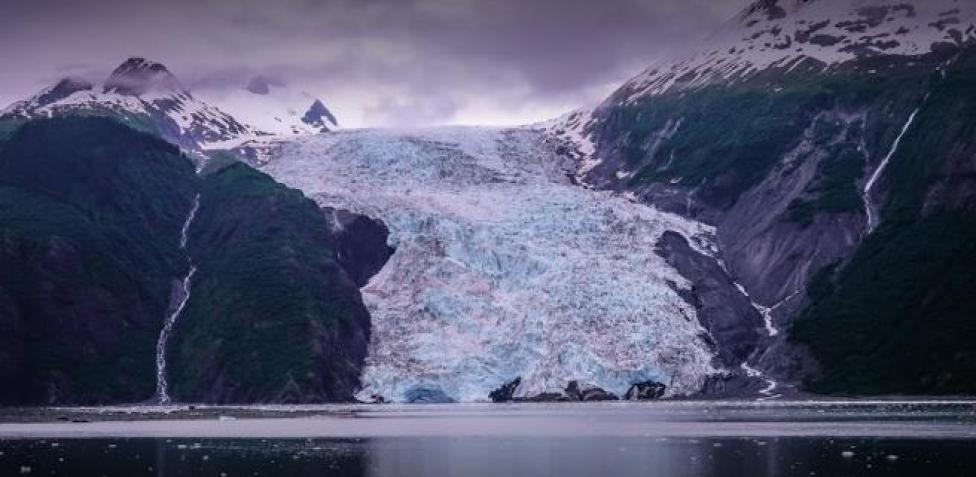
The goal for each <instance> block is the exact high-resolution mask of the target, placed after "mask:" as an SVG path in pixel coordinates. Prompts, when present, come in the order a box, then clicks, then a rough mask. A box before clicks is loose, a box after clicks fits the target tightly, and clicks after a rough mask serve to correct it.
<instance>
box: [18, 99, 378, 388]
mask: <svg viewBox="0 0 976 477" xmlns="http://www.w3.org/2000/svg"><path fill="white" fill-rule="evenodd" d="M11 131H13V132H12V135H10V136H9V137H8V138H7V139H6V140H3V141H0V269H2V270H3V271H4V273H2V274H0V389H2V391H0V404H18V405H42V404H43V405H47V404H107V403H132V402H142V401H148V400H155V401H157V402H158V401H164V402H165V401H166V400H167V399H168V398H172V399H176V400H192V401H195V402H323V401H345V400H350V399H351V397H352V393H353V392H354V391H355V389H356V388H357V387H358V378H359V374H360V370H361V367H362V364H363V359H364V357H365V353H366V345H367V340H368V338H369V325H370V323H369V315H368V313H367V311H366V308H365V306H364V305H363V303H362V298H361V296H360V294H359V290H358V287H359V286H360V285H362V284H364V282H365V281H366V280H368V279H369V278H370V277H371V276H372V275H373V274H375V273H376V271H377V270H378V269H379V268H380V267H382V266H383V264H384V263H385V261H386V258H388V257H389V254H390V253H391V252H390V250H389V249H388V248H387V247H386V229H385V227H383V225H382V224H379V223H376V222H374V221H371V220H369V219H368V218H366V217H362V216H358V215H355V214H349V213H347V212H342V211H337V210H331V209H330V210H320V209H319V208H318V207H316V206H315V204H314V203H313V202H311V201H309V200H307V199H305V198H304V197H303V196H302V195H301V193H299V192H297V191H294V190H290V189H287V188H285V187H284V186H282V185H280V184H278V183H275V182H274V181H273V180H271V179H270V178H268V177H267V176H265V175H263V174H261V173H259V172H257V171H255V170H253V169H251V168H249V167H248V166H245V165H243V164H240V163H236V162H234V161H232V160H231V161H230V162H229V163H227V162H225V159H219V158H218V159H214V162H212V164H211V167H210V168H208V175H206V176H205V177H204V178H202V179H201V178H200V177H198V175H197V174H196V172H195V170H194V166H193V164H192V163H191V162H190V160H188V159H187V158H186V157H185V156H183V155H182V154H180V152H179V150H178V149H177V148H176V147H174V146H173V145H171V144H169V143H167V142H165V141H163V140H162V139H159V138H156V137H153V136H151V135H148V134H145V133H142V132H138V131H135V130H133V129H131V128H129V127H127V126H126V125H124V124H122V123H119V122H116V121H114V120H112V119H109V118H104V117H87V116H75V115H68V116H66V117H63V118H55V119H41V120H30V121H27V122H25V123H24V124H22V125H20V126H19V127H18V128H15V129H11ZM340 253H341V256H340ZM164 325H165V326H164ZM167 391H168V392H167Z"/></svg>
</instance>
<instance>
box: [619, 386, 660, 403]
mask: <svg viewBox="0 0 976 477" xmlns="http://www.w3.org/2000/svg"><path fill="white" fill-rule="evenodd" d="M665 390H667V386H665V385H663V384H661V383H659V382H656V381H645V382H642V383H636V384H634V385H632V386H631V387H630V389H628V390H627V394H624V399H625V400H627V401H651V400H655V399H661V398H662V397H663V396H664V391H665Z"/></svg>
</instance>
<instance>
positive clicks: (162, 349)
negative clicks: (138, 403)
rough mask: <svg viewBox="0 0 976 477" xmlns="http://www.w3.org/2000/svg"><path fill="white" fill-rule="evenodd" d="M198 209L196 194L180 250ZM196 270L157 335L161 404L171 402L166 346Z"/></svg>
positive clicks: (192, 269)
mask: <svg viewBox="0 0 976 477" xmlns="http://www.w3.org/2000/svg"><path fill="white" fill-rule="evenodd" d="M199 208H200V194H197V195H196V197H194V199H193V207H192V208H191V209H190V213H189V214H188V215H187V217H186V220H185V221H184V222H183V229H182V230H181V231H180V248H181V249H183V250H186V245H187V242H188V240H189V238H188V234H189V232H190V225H191V224H192V223H193V219H194V218H195V217H196V215H197V210H198V209H199ZM196 271H197V268H196V267H194V266H193V265H192V264H191V265H190V270H189V271H188V272H187V274H186V276H185V277H183V281H182V282H181V284H180V288H179V290H177V292H176V296H175V297H174V298H175V300H174V303H175V304H176V306H175V307H171V309H172V311H171V312H170V314H169V316H167V317H166V322H165V323H164V324H163V330H162V331H160V333H159V340H158V341H157V342H156V396H155V399H154V400H155V401H158V402H160V403H162V404H168V403H169V402H171V399H170V397H169V389H168V386H167V383H166V345H167V344H168V343H169V338H170V336H171V335H172V333H173V326H174V325H175V324H176V319H177V318H179V316H180V314H181V313H183V308H185V307H186V303H187V302H188V301H190V282H191V280H192V279H193V274H194V273H196Z"/></svg>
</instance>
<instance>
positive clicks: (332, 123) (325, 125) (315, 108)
mask: <svg viewBox="0 0 976 477" xmlns="http://www.w3.org/2000/svg"><path fill="white" fill-rule="evenodd" d="M302 122H303V123H305V124H308V125H309V126H312V127H315V128H318V129H319V130H320V131H322V132H325V131H331V130H332V129H335V128H336V127H337V126H338V125H339V122H338V121H336V118H335V116H334V115H333V114H332V111H329V108H327V107H325V104H324V103H322V101H321V100H319V99H316V100H315V102H313V103H312V106H310V107H309V108H308V111H306V112H305V116H303V117H302Z"/></svg>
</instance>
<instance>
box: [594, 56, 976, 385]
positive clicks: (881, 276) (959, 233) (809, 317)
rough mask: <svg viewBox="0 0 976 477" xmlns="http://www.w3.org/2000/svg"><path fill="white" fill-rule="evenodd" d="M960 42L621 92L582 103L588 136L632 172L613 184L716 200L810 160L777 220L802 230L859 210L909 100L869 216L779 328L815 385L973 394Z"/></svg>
mask: <svg viewBox="0 0 976 477" xmlns="http://www.w3.org/2000/svg"><path fill="white" fill-rule="evenodd" d="M973 51H974V48H971V47H970V48H966V49H959V48H955V47H952V48H949V47H946V48H944V49H940V50H939V51H935V52H933V53H930V54H928V55H924V56H920V57H900V58H899V57H895V58H892V57H886V56H877V57H873V58H863V59H861V60H859V61H857V62H854V63H851V64H849V65H847V66H844V67H842V68H841V69H839V70H833V71H831V72H829V73H828V74H820V72H821V70H822V65H816V64H807V65H801V66H799V67H797V68H795V69H794V70H793V71H789V72H787V71H786V70H777V69H773V70H770V71H767V72H765V73H762V74H761V75H759V76H757V77H754V78H752V79H750V80H748V81H739V82H734V83H733V84H731V85H713V86H708V87H704V88H701V89H696V90H692V91H684V92H679V93H668V94H665V95H661V96H649V97H644V98H639V99H636V100H633V101H625V100H624V99H625V98H628V97H629V95H630V94H631V93H632V92H631V91H626V90H625V91H621V92H619V93H618V94H617V95H616V100H617V101H616V102H615V103H613V105H612V107H607V106H605V107H603V108H602V109H601V110H598V112H597V116H598V117H600V118H601V119H602V121H601V122H600V123H599V126H598V129H597V130H596V134H597V137H598V147H599V149H600V150H601V151H603V152H606V153H607V155H606V156H604V157H609V158H611V159H614V160H616V161H617V162H618V163H619V170H624V171H628V172H632V173H633V175H631V176H629V177H627V178H625V179H623V183H622V184H620V186H622V187H626V188H631V189H641V188H644V187H647V186H651V185H653V184H666V185H669V186H676V187H688V188H696V187H697V188H699V189H698V191H697V192H696V194H695V198H696V200H701V201H704V202H705V203H707V204H708V205H709V206H711V207H714V208H716V209H718V210H725V209H728V208H730V207H732V206H733V205H734V204H735V203H736V201H737V200H739V198H740V197H741V196H742V195H743V194H744V193H745V192H746V191H748V190H750V188H752V187H754V186H756V185H757V184H758V183H759V182H760V181H762V180H763V179H764V178H766V177H768V176H769V174H771V173H772V171H773V170H774V168H776V167H781V166H782V165H783V164H784V163H786V164H788V165H789V167H799V166H800V164H802V163H803V162H804V161H807V160H811V159H813V158H816V159H817V161H818V162H817V167H816V176H815V178H814V180H813V181H812V182H810V184H809V185H808V186H807V187H806V189H804V191H803V193H802V195H801V196H800V197H798V198H796V199H794V200H792V202H790V204H789V207H788V208H787V211H786V213H784V214H783V215H782V216H780V217H779V218H778V220H781V221H787V222H792V223H797V224H800V225H802V226H806V225H808V224H811V223H813V221H814V219H815V218H816V217H818V216H831V215H838V214H844V213H850V212H858V213H862V214H863V207H864V206H863V200H862V198H861V189H862V187H863V185H864V183H865V182H866V180H867V177H868V174H869V173H870V172H871V171H872V170H873V168H874V167H876V166H877V165H878V164H879V163H880V162H881V159H882V158H883V157H884V156H885V155H886V154H887V153H888V152H889V150H890V149H891V145H892V144H893V143H894V141H895V138H896V137H897V136H898V134H899V133H900V132H901V129H902V127H903V126H904V124H905V123H906V121H907V120H908V118H909V116H910V115H911V113H912V112H913V111H914V110H915V109H916V108H919V107H920V106H921V109H920V111H919V114H918V116H917V118H916V121H915V123H914V125H913V127H912V128H911V129H910V130H909V131H908V133H907V134H906V136H905V138H904V140H903V142H902V144H901V147H900V148H899V151H898V153H897V154H896V155H895V157H894V158H893V159H892V161H891V163H890V166H889V167H888V168H887V170H886V171H885V173H884V175H883V176H882V179H881V181H879V183H878V184H877V186H876V188H875V191H874V196H875V198H876V200H877V201H878V202H879V204H881V210H880V213H881V218H882V221H883V223H882V226H881V227H879V229H878V230H877V231H875V233H874V234H872V235H871V236H870V237H867V238H866V239H865V240H864V242H863V244H862V245H861V246H860V247H859V248H858V249H857V251H856V252H855V254H854V255H853V256H852V257H849V258H848V259H845V260H841V261H839V262H838V263H837V264H835V265H834V266H833V267H831V268H829V269H828V270H825V271H824V272H822V273H820V274H819V275H818V277H817V279H816V280H814V283H811V284H810V288H811V293H810V299H811V302H812V303H811V304H810V305H809V307H808V308H807V309H805V310H804V311H803V312H802V315H801V316H800V317H799V318H798V322H797V324H796V326H795V329H794V330H793V339H795V340H796V341H798V342H802V343H805V344H807V345H809V346H810V348H811V349H812V351H813V353H814V355H815V356H816V357H817V358H818V360H819V361H820V362H821V364H822V366H823V374H822V375H821V376H819V378H817V379H813V380H811V381H810V382H808V383H807V385H808V386H809V388H810V389H812V390H815V391H819V392H826V393H845V394H884V393H914V394H929V393H931V394H959V393H974V392H976V385H974V384H973V383H974V382H976V380H974V379H973V378H974V377H976V376H974V369H976V360H974V359H973V358H974V356H973V350H976V347H974V346H973V344H972V343H973V342H974V339H976V331H974V330H976V328H974V325H973V323H974V320H976V307H974V298H973V297H976V280H974V274H973V272H972V271H973V266H974V265H976V263H973V262H974V260H976V250H974V249H973V246H972V243H973V242H974V240H976V235H974V231H976V229H974V220H976V219H974V217H976V212H974V211H976V185H974V182H976V165H974V157H976V144H974V142H976V82H974V81H973V79H974V78H976V54H974V53H973ZM944 65H948V66H944ZM940 67H943V68H945V70H946V74H945V75H944V76H943V75H942V74H941V72H940V71H939V68H940ZM608 104H609V103H608ZM679 121H680V125H679V126H677V127H676V126H675V125H676V124H679ZM803 143H806V146H805V147H801V145H802V144H803ZM789 167H788V168H787V172H789ZM607 175H609V174H607ZM855 232H856V231H855Z"/></svg>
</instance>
